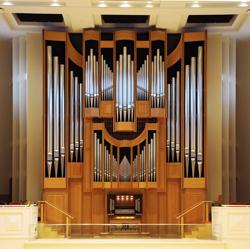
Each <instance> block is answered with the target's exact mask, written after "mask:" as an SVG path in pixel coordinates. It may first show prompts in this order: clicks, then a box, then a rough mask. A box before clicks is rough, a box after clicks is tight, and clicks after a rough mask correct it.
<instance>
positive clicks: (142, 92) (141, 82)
mask: <svg viewBox="0 0 250 249" xmlns="http://www.w3.org/2000/svg"><path fill="white" fill-rule="evenodd" d="M137 98H138V99H139V100H148V55H147V56H146V59H145V60H144V62H143V64H142V66H141V67H140V69H139V70H138V72H137Z"/></svg>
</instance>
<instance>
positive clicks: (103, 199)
mask: <svg viewBox="0 0 250 249" xmlns="http://www.w3.org/2000/svg"><path fill="white" fill-rule="evenodd" d="M43 38H44V94H43V96H44V146H43V148H44V157H43V158H44V162H43V165H44V168H43V199H44V200H47V201H49V202H51V203H53V204H54V205H56V206H57V207H59V208H61V209H63V210H65V211H68V212H69V213H70V214H71V215H72V216H74V217H75V219H74V221H73V222H74V223H110V222H113V221H114V218H115V215H110V214H111V213H113V214H115V211H114V206H112V207H113V209H112V208H111V209H109V207H110V205H111V204H110V203H112V198H115V196H116V198H118V197H119V198H120V199H121V198H122V197H124V199H126V198H127V196H128V198H131V200H132V198H136V196H140V204H141V205H142V206H143V207H141V209H140V210H141V211H140V212H139V211H138V212H139V213H140V215H137V216H136V219H135V220H134V222H140V223H176V222H177V220H176V215H177V214H178V213H180V212H181V211H182V210H184V209H186V208H188V207H190V206H192V205H193V204H196V203H197V202H199V201H202V200H205V199H206V188H207V174H206V172H207V151H206V32H194V33H183V34H167V32H166V31H165V30H150V31H148V32H144V31H143V32H141V31H140V30H117V31H112V32H107V31H106V30H105V32H102V30H96V29H86V30H83V33H82V34H70V33H67V32H52V31H44V34H43ZM110 196H113V197H112V198H111V197H110ZM117 196H118V197H117ZM110 198H111V199H110ZM120 199H119V201H120ZM110 200H111V202H110ZM119 205H120V206H119V208H120V209H121V203H120V204H119ZM136 205H137V207H138V205H139V204H138V203H137V204H136ZM120 209H119V210H120ZM123 211H124V210H123ZM119 212H121V211H119ZM127 212H128V211H127ZM129 212H130V211H129ZM131 212H132V211H131ZM201 215H202V212H201V210H198V209H197V211H195V212H193V213H192V214H190V215H188V216H187V218H186V222H189V223H192V222H199V221H200V220H202V217H201ZM46 216H47V220H48V221H50V222H52V223H60V222H62V223H63V222H64V220H63V217H62V216H60V215H58V214H57V213H55V212H54V210H52V209H49V208H48V209H47V210H46ZM122 222H124V220H122Z"/></svg>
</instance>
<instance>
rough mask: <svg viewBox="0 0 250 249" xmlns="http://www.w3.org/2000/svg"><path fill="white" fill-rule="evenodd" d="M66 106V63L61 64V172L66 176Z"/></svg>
mask: <svg viewBox="0 0 250 249" xmlns="http://www.w3.org/2000/svg"><path fill="white" fill-rule="evenodd" d="M64 113H65V106H64V65H60V115H61V120H60V147H61V151H60V152H61V172H62V177H63V176H64V166H65V139H64V132H65V115H64Z"/></svg>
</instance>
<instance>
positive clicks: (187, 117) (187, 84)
mask: <svg viewBox="0 0 250 249" xmlns="http://www.w3.org/2000/svg"><path fill="white" fill-rule="evenodd" d="M189 103H190V66H189V65H186V66H185V170H186V177H188V175H189V174H188V173H189V149H190V132H189V131H190V122H189V121H190V104H189Z"/></svg>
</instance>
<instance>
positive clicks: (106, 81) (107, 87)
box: [101, 55, 113, 100]
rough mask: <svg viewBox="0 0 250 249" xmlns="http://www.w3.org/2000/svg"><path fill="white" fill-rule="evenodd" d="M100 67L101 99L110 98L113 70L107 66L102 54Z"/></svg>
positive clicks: (111, 94)
mask: <svg viewBox="0 0 250 249" xmlns="http://www.w3.org/2000/svg"><path fill="white" fill-rule="evenodd" d="M101 68H102V72H101V75H102V79H101V89H102V90H101V91H102V97H101V99H102V100H111V99H112V98H113V72H112V71H111V69H110V68H109V66H108V64H107V63H106V60H105V59H104V57H103V55H102V56H101Z"/></svg>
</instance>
